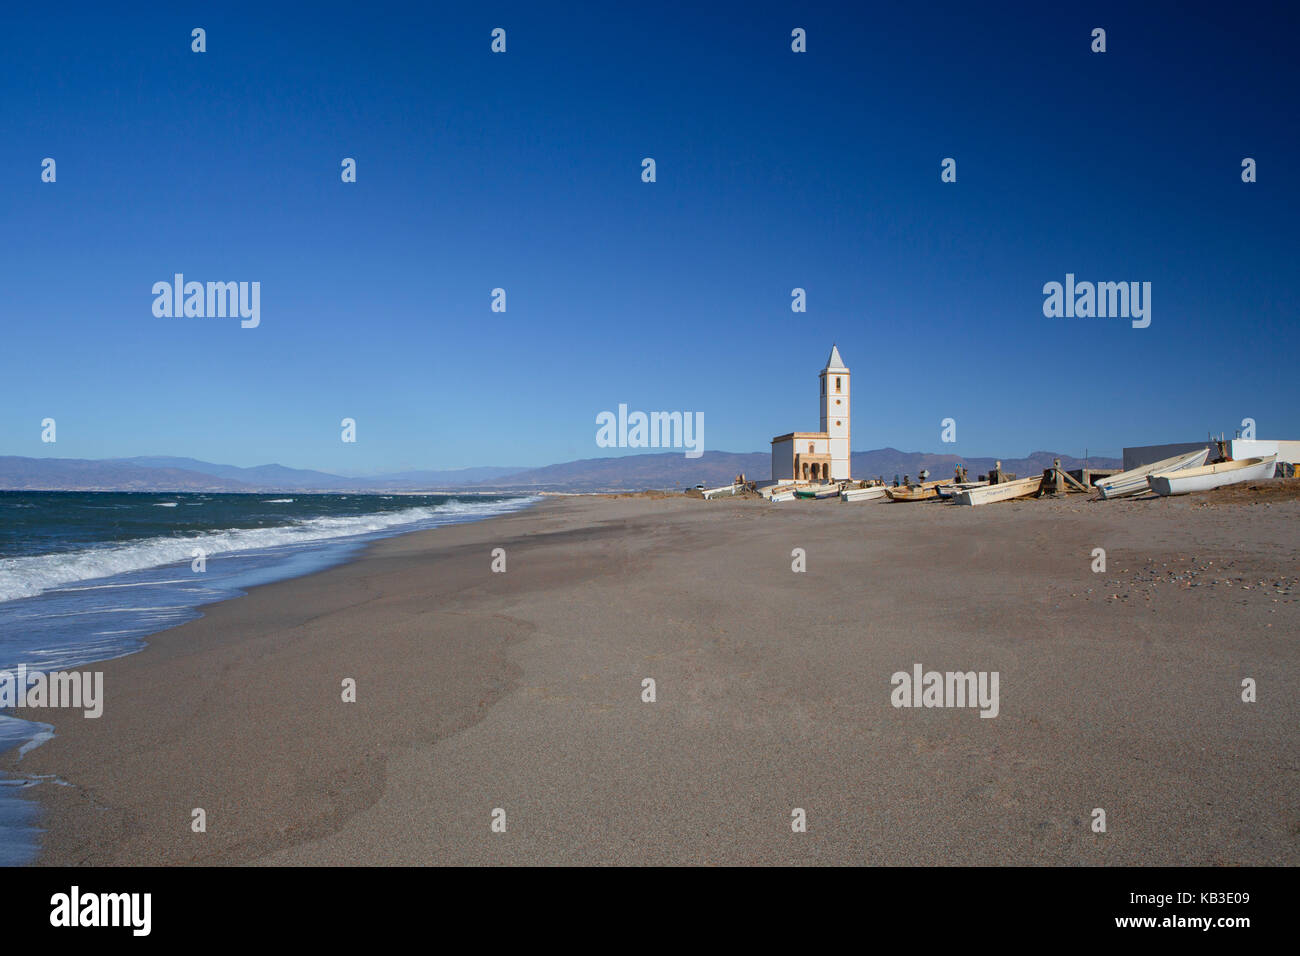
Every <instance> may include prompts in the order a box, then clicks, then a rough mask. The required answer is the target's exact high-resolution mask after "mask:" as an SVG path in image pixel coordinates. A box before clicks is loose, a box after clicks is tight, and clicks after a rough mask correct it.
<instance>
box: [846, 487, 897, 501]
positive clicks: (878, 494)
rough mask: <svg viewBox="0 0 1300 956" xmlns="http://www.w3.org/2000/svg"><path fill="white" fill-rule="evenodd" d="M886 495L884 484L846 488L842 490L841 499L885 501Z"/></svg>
mask: <svg viewBox="0 0 1300 956" xmlns="http://www.w3.org/2000/svg"><path fill="white" fill-rule="evenodd" d="M886 497H887V495H886V494H885V486H884V485H880V486H878V487H875V488H846V489H845V490H844V491H841V492H840V500H841V501H884V500H885V498H886Z"/></svg>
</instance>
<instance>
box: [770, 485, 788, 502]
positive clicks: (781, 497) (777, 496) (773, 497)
mask: <svg viewBox="0 0 1300 956" xmlns="http://www.w3.org/2000/svg"><path fill="white" fill-rule="evenodd" d="M767 500H768V501H794V489H793V488H782V489H780V490H779V491H774V492H772V493H771V494H770V495H768V496H767Z"/></svg>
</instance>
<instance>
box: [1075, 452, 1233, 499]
mask: <svg viewBox="0 0 1300 956" xmlns="http://www.w3.org/2000/svg"><path fill="white" fill-rule="evenodd" d="M1209 454H1210V449H1209V448H1208V447H1206V448H1202V449H1201V450H1200V451H1193V452H1188V453H1187V454H1185V455H1174V456H1173V457H1172V458H1165V459H1164V460H1162V461H1156V462H1152V463H1151V464H1149V465H1143V466H1142V467H1141V468H1133V469H1131V470H1129V471H1122V472H1120V473H1119V474H1118V475H1111V476H1110V477H1109V478H1107V479H1106V480H1105V481H1099V482H1097V493H1098V495H1100V497H1101V498H1102V500H1104V501H1112V500H1114V499H1115V498H1127V497H1129V496H1130V495H1140V494H1142V493H1143V492H1145V491H1147V490H1148V489H1149V488H1150V487H1151V486H1150V485H1149V484H1148V483H1147V478H1149V477H1150V476H1151V475H1160V474H1165V473H1166V472H1171V471H1183V470H1185V469H1187V468H1200V467H1201V466H1202V465H1204V464H1205V459H1206V458H1207V457H1209Z"/></svg>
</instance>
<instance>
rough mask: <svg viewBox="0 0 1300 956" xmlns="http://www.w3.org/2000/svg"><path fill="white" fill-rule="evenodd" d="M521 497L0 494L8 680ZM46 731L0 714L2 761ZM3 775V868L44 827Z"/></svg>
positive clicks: (67, 663)
mask: <svg viewBox="0 0 1300 956" xmlns="http://www.w3.org/2000/svg"><path fill="white" fill-rule="evenodd" d="M537 500H538V499H537V498H536V497H530V496H519V495H482V496H480V495H461V496H457V495H454V494H442V495H373V494H365V495H358V494H350V495H342V494H294V493H287V494H197V493H188V494H154V493H116V492H63V491H36V492H29V491H0V672H8V673H9V674H11V675H16V674H17V668H18V666H19V665H26V668H27V671H28V672H29V673H31V672H33V671H42V672H45V671H57V670H70V669H74V668H83V667H84V666H85V665H87V664H91V663H94V662H95V661H104V660H108V659H110V658H114V657H121V656H123V655H125V654H131V653H133V652H135V651H137V650H139V649H140V648H141V647H143V646H144V639H145V638H146V637H148V636H149V635H150V634H156V633H158V632H159V631H163V630H166V629H167V628H171V627H175V626H177V625H178V624H183V623H185V622H186V621H190V620H193V619H195V618H197V617H200V616H201V614H202V612H201V610H200V609H201V608H202V607H203V606H204V605H207V604H212V603H214V602H216V601H224V600H227V599H229V598H234V597H238V596H240V595H241V594H242V593H243V592H244V590H245V589H246V588H249V587H252V586H254V585H258V584H266V583H269V582H271V581H279V580H283V579H285V578H291V577H297V576H298V575H302V574H309V573H311V572H313V571H318V570H321V569H323V568H326V567H330V566H331V565H335V564H340V563H342V562H345V561H347V560H349V559H351V558H352V557H353V556H355V555H356V554H357V553H358V552H359V551H360V550H361V549H362V548H364V547H365V546H366V545H367V544H369V543H370V542H372V541H375V540H377V539H379V538H385V537H390V536H393V535H397V534H405V533H407V532H410V531H419V530H423V529H426V528H436V527H439V526H441V525H447V524H459V523H463V522H467V521H476V520H479V519H482V518H489V517H492V516H494V515H500V514H506V513H508V512H512V511H518V510H521V509H523V508H527V507H528V506H529V505H531V504H533V503H535V502H536V501H537ZM51 733H52V728H51V727H50V726H49V725H48V724H42V723H35V722H32V721H26V720H19V719H17V718H16V717H13V716H12V714H11V713H9V712H6V711H3V710H0V752H4V751H7V750H10V749H13V748H18V749H19V751H20V753H24V754H25V753H26V752H27V751H28V750H30V749H31V748H33V747H37V746H40V744H41V743H43V742H44V741H46V740H48V739H49V737H50V735H51ZM36 782H37V781H35V780H32V779H28V778H24V777H21V776H10V777H6V776H4V775H0V865H21V864H24V863H27V862H30V861H31V860H32V859H34V858H35V855H36V853H37V850H38V846H39V843H38V841H39V838H40V833H41V831H40V824H39V818H38V814H37V807H36V805H35V804H34V803H33V802H32V801H31V800H29V799H26V798H25V797H24V794H23V791H24V790H25V789H27V788H29V787H31V786H33V785H34V784H35V783H36Z"/></svg>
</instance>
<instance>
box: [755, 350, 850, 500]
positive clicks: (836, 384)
mask: <svg viewBox="0 0 1300 956" xmlns="http://www.w3.org/2000/svg"><path fill="white" fill-rule="evenodd" d="M818 378H819V379H820V380H821V412H822V415H821V431H819V432H790V433H789V434H788V435H778V436H777V437H776V438H773V439H772V480H773V481H841V480H847V479H848V478H849V369H848V366H846V365H845V364H844V360H843V359H841V358H840V350H839V349H838V348H836V347H835V346H834V345H832V346H831V357H830V358H829V359H827V360H826V367H825V368H824V369H822V370H821V372H820V374H819V375H818Z"/></svg>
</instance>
